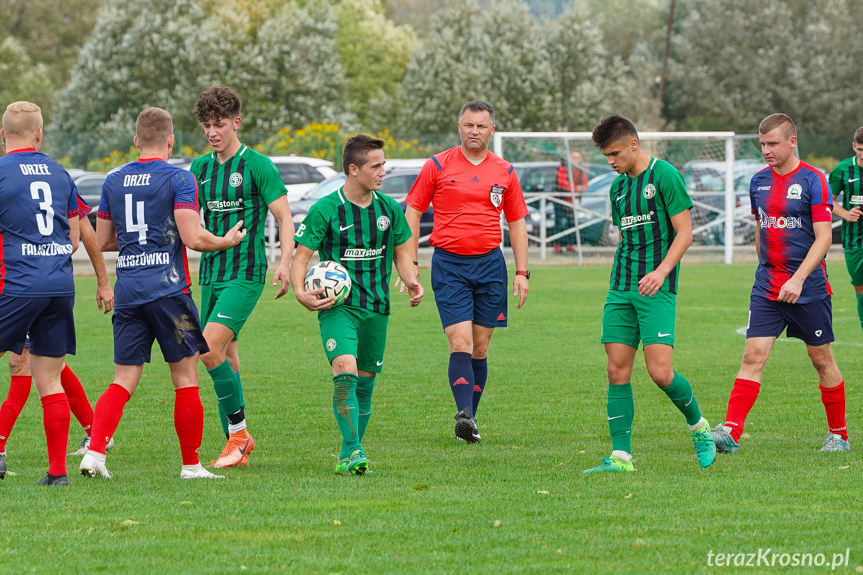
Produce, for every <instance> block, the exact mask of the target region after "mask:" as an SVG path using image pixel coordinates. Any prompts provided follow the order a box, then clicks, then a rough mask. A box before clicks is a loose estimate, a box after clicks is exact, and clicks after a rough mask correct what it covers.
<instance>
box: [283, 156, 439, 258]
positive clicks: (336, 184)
mask: <svg viewBox="0 0 863 575" xmlns="http://www.w3.org/2000/svg"><path fill="white" fill-rule="evenodd" d="M387 163H389V162H387ZM420 167H421V166H420ZM420 167H414V168H394V169H392V170H390V171H389V172H387V174H386V175H385V176H384V179H383V181H382V182H381V189H380V190H379V193H381V194H386V195H388V196H390V197H391V198H393V199H394V200H396V201H398V202H399V205H400V206H401V207H402V210H405V209H407V203H406V202H405V198H406V197H407V195H408V192H409V191H410V189H411V186H413V185H414V182H415V181H416V179H417V176H418V175H419V173H420ZM344 184H345V176H344V174H336V175H335V176H332V177H330V178H327V179H326V180H324V181H322V182H321V183H319V184H318V185H317V186H316V187H315V188H314V189H312V190H311V191H309V192H308V193H307V194H306V195H305V196H303V198H302V199H300V200H299V201H297V202H291V216H292V217H293V220H294V225H295V226H297V227H299V225H300V224H302V223H303V220H304V219H305V218H306V214H308V213H309V209H310V208H311V207H312V205H314V203H315V202H317V201H318V200H319V199H321V198H323V197H324V196H327V195H329V194H331V193H333V192H334V191H336V190H338V189H339V188H340V187H342V186H343V185H344ZM433 225H434V210H433V208H432V207H431V206H430V207H429V210H428V211H427V212H426V213H424V214H423V215H422V218H421V219H420V237H421V238H424V237H427V236H429V235H431V232H432V226H433ZM420 245H428V240H427V239H426V240H425V241H421V242H420Z"/></svg>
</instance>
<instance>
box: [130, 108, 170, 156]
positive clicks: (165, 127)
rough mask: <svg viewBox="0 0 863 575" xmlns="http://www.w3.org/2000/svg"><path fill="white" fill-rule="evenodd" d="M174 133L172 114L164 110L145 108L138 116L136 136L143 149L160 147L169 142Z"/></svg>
mask: <svg viewBox="0 0 863 575" xmlns="http://www.w3.org/2000/svg"><path fill="white" fill-rule="evenodd" d="M173 133H174V122H173V121H172V120H171V114H169V113H168V111H167V110H163V109H162V108H145V109H144V110H143V111H142V112H141V113H140V114H138V121H137V122H136V123H135V135H136V136H138V145H139V146H140V147H142V148H146V147H150V146H160V145H162V144H164V143H165V142H167V141H168V138H169V137H170V136H171V134H173Z"/></svg>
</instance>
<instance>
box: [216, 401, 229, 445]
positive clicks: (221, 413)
mask: <svg viewBox="0 0 863 575" xmlns="http://www.w3.org/2000/svg"><path fill="white" fill-rule="evenodd" d="M216 405H217V406H218V408H219V422H220V423H221V424H222V431H224V432H225V437H226V438H227V437H228V436H229V435H230V434H229V433H228V416H227V415H225V408H224V407H222V403H221V402H220V401H216Z"/></svg>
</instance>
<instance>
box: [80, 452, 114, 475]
mask: <svg viewBox="0 0 863 575" xmlns="http://www.w3.org/2000/svg"><path fill="white" fill-rule="evenodd" d="M78 471H80V472H81V475H83V476H84V477H104V478H105V479H111V473H110V472H109V471H108V468H107V467H105V455H104V454H102V453H96V452H95V451H87V453H85V454H84V458H83V459H82V460H81V465H79V466H78Z"/></svg>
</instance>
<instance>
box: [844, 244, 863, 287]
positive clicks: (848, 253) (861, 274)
mask: <svg viewBox="0 0 863 575" xmlns="http://www.w3.org/2000/svg"><path fill="white" fill-rule="evenodd" d="M845 267H846V268H847V269H848V275H849V276H851V285H853V286H860V285H863V248H853V249H850V250H845Z"/></svg>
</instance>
